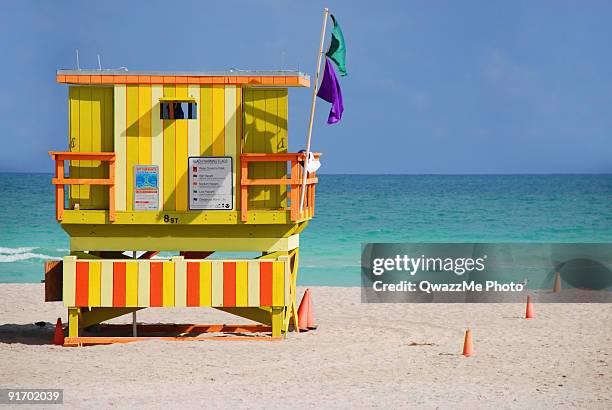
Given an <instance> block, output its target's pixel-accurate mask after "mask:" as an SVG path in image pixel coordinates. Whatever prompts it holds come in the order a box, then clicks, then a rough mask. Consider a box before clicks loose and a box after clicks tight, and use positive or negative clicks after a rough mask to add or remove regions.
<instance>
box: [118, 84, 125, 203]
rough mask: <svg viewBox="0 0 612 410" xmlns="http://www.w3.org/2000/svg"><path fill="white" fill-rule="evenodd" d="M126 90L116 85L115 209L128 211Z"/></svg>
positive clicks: (121, 85) (122, 86)
mask: <svg viewBox="0 0 612 410" xmlns="http://www.w3.org/2000/svg"><path fill="white" fill-rule="evenodd" d="M125 95H126V88H125V85H123V84H118V85H115V157H116V159H115V209H116V210H117V211H125V210H126V195H127V194H126V191H125V187H126V170H127V165H126V156H125V155H126V135H125V124H126V107H125V102H126V101H125V100H126V98H125Z"/></svg>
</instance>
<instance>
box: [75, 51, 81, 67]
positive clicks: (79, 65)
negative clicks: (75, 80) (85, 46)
mask: <svg viewBox="0 0 612 410" xmlns="http://www.w3.org/2000/svg"><path fill="white" fill-rule="evenodd" d="M76 58H77V70H80V69H81V64H80V63H79V49H78V48H77V49H76Z"/></svg>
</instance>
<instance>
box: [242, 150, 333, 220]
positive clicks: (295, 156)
mask: <svg viewBox="0 0 612 410" xmlns="http://www.w3.org/2000/svg"><path fill="white" fill-rule="evenodd" d="M313 154H314V157H315V158H319V157H320V156H321V154H320V153H316V152H315V153H313ZM305 158H306V154H305V153H303V152H299V153H280V154H266V153H249V154H242V155H241V156H240V162H241V163H240V167H241V175H240V192H241V198H240V208H241V209H240V211H241V212H240V219H241V220H242V221H243V222H247V221H248V187H249V186H264V185H289V186H290V187H291V191H290V200H291V201H290V202H291V204H290V210H291V220H292V221H298V220H300V219H303V218H311V217H312V216H313V215H314V188H313V187H314V186H315V185H316V184H317V183H318V182H319V179H318V178H317V176H316V173H309V176H308V178H307V179H306V193H305V194H306V195H305V202H304V208H303V209H302V213H301V214H300V212H299V206H300V204H299V197H300V196H301V191H302V183H303V181H302V178H303V174H302V172H303V171H302V169H303V167H302V166H301V165H300V164H299V163H300V162H302V163H303V162H304V160H305ZM286 161H291V177H290V178H279V179H269V178H257V179H249V177H248V173H247V171H248V164H249V162H286Z"/></svg>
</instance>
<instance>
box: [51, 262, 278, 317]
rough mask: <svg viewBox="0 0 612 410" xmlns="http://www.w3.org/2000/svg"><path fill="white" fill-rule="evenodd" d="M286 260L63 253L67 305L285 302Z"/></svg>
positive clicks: (238, 305) (224, 304) (272, 303)
mask: <svg viewBox="0 0 612 410" xmlns="http://www.w3.org/2000/svg"><path fill="white" fill-rule="evenodd" d="M288 264H289V262H288V260H251V261H221V260H213V261H199V260H185V259H183V258H180V257H178V258H173V259H172V260H153V261H148V260H142V261H141V260H138V261H137V260H132V261H130V260H114V261H111V260H104V261H97V260H81V259H79V260H77V259H76V258H74V257H71V256H67V257H65V258H64V283H63V293H62V295H63V301H64V305H65V306H67V307H161V306H164V307H172V306H179V307H185V306H190V307H201V306H202V307H206V306H208V307H210V306H218V307H249V306H250V307H260V306H279V307H280V306H287V305H288V304H289V303H290V297H289V293H288V292H289V281H290V269H289V266H288Z"/></svg>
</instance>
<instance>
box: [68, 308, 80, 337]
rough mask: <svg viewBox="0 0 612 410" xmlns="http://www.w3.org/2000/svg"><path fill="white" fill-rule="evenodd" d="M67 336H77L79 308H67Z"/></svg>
mask: <svg viewBox="0 0 612 410" xmlns="http://www.w3.org/2000/svg"><path fill="white" fill-rule="evenodd" d="M68 337H79V308H76V307H74V308H68Z"/></svg>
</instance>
